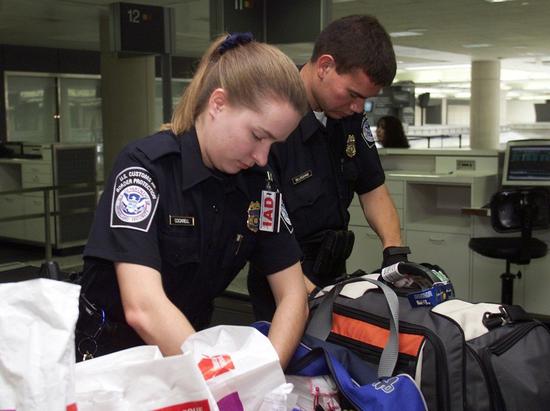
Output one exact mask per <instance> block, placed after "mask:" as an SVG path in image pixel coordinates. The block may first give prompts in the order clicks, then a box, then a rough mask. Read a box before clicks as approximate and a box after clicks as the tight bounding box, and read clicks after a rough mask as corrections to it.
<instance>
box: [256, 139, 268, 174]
mask: <svg viewBox="0 0 550 411" xmlns="http://www.w3.org/2000/svg"><path fill="white" fill-rule="evenodd" d="M270 147H271V143H270V142H268V141H267V139H263V140H262V142H261V143H260V144H259V145H258V146H257V147H256V150H254V153H253V154H252V158H253V159H254V161H255V162H256V164H257V165H259V166H260V167H263V166H265V165H266V164H267V156H268V155H269V148H270Z"/></svg>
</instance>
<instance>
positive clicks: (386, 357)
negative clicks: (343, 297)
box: [306, 277, 399, 378]
mask: <svg viewBox="0 0 550 411" xmlns="http://www.w3.org/2000/svg"><path fill="white" fill-rule="evenodd" d="M361 281H367V282H369V283H371V284H374V285H376V286H378V287H379V288H380V289H381V290H382V292H383V293H384V296H385V297H386V303H387V305H388V309H389V312H390V316H389V319H390V336H389V339H388V342H387V344H386V346H385V347H384V350H383V351H382V356H381V357H380V363H379V364H378V377H380V378H384V377H390V376H391V375H392V374H393V371H394V369H395V365H396V363H397V356H398V354H399V301H398V299H397V295H396V294H395V292H394V291H393V290H392V289H391V288H390V287H388V286H387V285H386V284H384V283H382V282H380V281H377V280H372V279H370V278H366V277H355V278H351V279H349V280H346V281H342V282H340V283H338V284H336V285H334V287H333V288H332V289H331V290H330V291H329V292H328V293H327V294H326V295H324V296H323V297H321V298H322V299H323V300H322V301H321V302H320V303H319V305H318V306H317V308H316V310H315V313H314V314H313V316H312V317H311V319H310V320H309V323H308V325H307V328H306V334H308V335H311V336H313V337H315V338H318V339H320V340H323V341H326V339H327V338H328V336H329V334H330V330H331V329H332V312H333V307H334V301H335V300H336V297H337V296H338V295H340V292H341V291H342V289H343V288H344V286H345V285H347V284H350V283H355V282H361Z"/></svg>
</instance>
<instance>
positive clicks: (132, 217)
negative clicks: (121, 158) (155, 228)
mask: <svg viewBox="0 0 550 411" xmlns="http://www.w3.org/2000/svg"><path fill="white" fill-rule="evenodd" d="M114 184H115V186H114V188H113V198H112V200H111V227H112V228H130V229H132V230H139V231H149V227H150V226H151V222H152V221H153V216H154V215H155V211H156V209H157V205H158V202H159V194H158V190H157V187H156V185H155V183H154V181H153V178H152V177H151V174H150V173H149V171H147V170H146V169H144V168H142V167H128V168H126V169H124V170H122V171H121V172H120V173H118V174H117V176H116V178H115V183H114Z"/></svg>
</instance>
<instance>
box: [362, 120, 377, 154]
mask: <svg viewBox="0 0 550 411" xmlns="http://www.w3.org/2000/svg"><path fill="white" fill-rule="evenodd" d="M361 137H363V140H365V143H366V144H367V147H368V148H372V147H374V146H375V143H374V136H373V135H372V131H371V129H370V125H369V120H368V119H367V115H366V114H363V120H362V121H361Z"/></svg>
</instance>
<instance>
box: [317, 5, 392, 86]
mask: <svg viewBox="0 0 550 411" xmlns="http://www.w3.org/2000/svg"><path fill="white" fill-rule="evenodd" d="M323 54H330V55H331V56H332V57H333V58H334V60H335V61H336V71H337V72H338V73H339V74H342V73H349V72H350V71H352V70H353V69H356V68H360V69H362V70H363V71H364V72H365V74H367V75H368V76H369V78H370V79H371V80H372V81H373V82H374V84H377V85H379V86H389V85H390V84H391V83H392V81H393V78H394V77H395V72H396V70H397V63H396V61H395V53H394V51H393V45H392V42H391V39H390V36H389V34H388V33H387V32H386V30H385V29H384V27H383V26H382V25H381V24H380V22H379V21H378V20H377V19H376V18H375V17H373V16H369V15H353V16H347V17H342V18H341V19H338V20H335V21H333V22H332V23H330V24H329V25H328V26H327V27H325V29H324V30H323V31H322V32H321V34H319V37H317V41H316V42H315V46H314V48H313V54H312V56H311V62H312V63H314V62H316V61H317V59H318V58H319V57H320V56H322V55H323Z"/></svg>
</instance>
